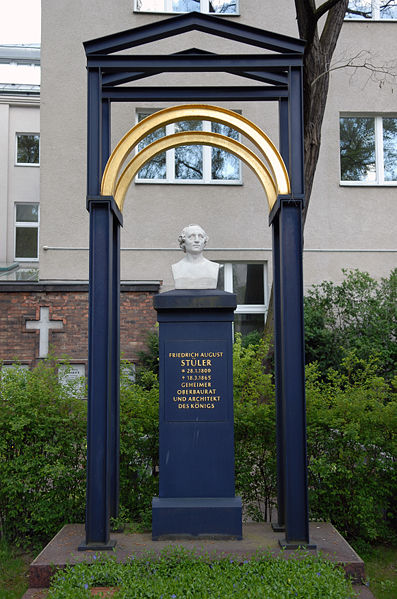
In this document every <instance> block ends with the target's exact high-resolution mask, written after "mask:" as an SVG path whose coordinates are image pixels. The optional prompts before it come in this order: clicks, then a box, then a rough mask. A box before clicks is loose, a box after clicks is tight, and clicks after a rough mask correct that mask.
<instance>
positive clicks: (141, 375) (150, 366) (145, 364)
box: [137, 329, 159, 388]
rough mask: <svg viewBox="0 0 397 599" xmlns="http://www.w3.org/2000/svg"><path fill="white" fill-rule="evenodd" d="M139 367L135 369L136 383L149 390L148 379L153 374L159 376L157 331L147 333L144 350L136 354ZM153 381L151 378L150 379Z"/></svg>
mask: <svg viewBox="0 0 397 599" xmlns="http://www.w3.org/2000/svg"><path fill="white" fill-rule="evenodd" d="M138 358H139V364H140V365H139V367H138V369H137V383H138V384H139V385H142V386H144V387H145V388H150V386H151V385H150V377H149V379H148V374H149V373H153V374H155V375H156V377H157V376H158V374H159V334H158V330H157V329H156V330H154V331H149V333H148V334H147V337H146V349H145V350H142V351H140V352H138ZM151 379H152V380H153V377H151Z"/></svg>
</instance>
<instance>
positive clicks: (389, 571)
mask: <svg viewBox="0 0 397 599" xmlns="http://www.w3.org/2000/svg"><path fill="white" fill-rule="evenodd" d="M353 546H354V545H353ZM354 549H355V550H356V551H357V552H358V553H359V555H360V557H361V558H362V559H363V560H364V562H365V573H366V575H367V579H368V582H369V588H370V590H371V591H372V592H373V593H374V595H375V597H376V599H395V598H396V597H397V547H385V546H384V545H382V546H375V547H374V546H373V545H371V546H368V545H367V546H366V547H363V546H362V545H361V546H358V547H356V546H354Z"/></svg>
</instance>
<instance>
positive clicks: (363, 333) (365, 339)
mask: <svg viewBox="0 0 397 599" xmlns="http://www.w3.org/2000/svg"><path fill="white" fill-rule="evenodd" d="M343 272H344V275H345V278H344V280H343V281H342V283H340V284H339V285H338V284H336V283H333V282H331V281H323V282H322V283H321V284H320V285H315V286H314V287H313V288H312V289H311V290H310V291H309V292H308V293H307V295H306V297H305V352H306V363H307V364H309V363H312V362H318V364H319V367H320V370H321V373H322V374H323V375H324V374H325V373H326V371H327V370H328V368H334V369H336V370H337V369H338V368H339V365H340V364H341V362H342V360H343V357H344V355H345V354H346V353H348V352H349V351H351V350H354V351H355V352H356V354H357V356H358V357H359V358H362V359H363V360H366V361H368V360H369V358H370V356H374V355H377V356H378V357H379V361H378V373H379V374H382V375H383V376H385V377H386V378H387V379H392V378H393V376H395V375H396V364H397V344H396V339H397V269H395V270H393V271H392V272H391V274H390V276H389V277H388V278H386V279H381V280H380V281H376V280H375V279H372V278H371V277H370V276H369V275H368V273H365V272H360V271H359V270H353V271H345V270H344V271H343Z"/></svg>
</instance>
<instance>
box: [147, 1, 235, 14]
mask: <svg viewBox="0 0 397 599" xmlns="http://www.w3.org/2000/svg"><path fill="white" fill-rule="evenodd" d="M238 4H239V1H238V0H228V1H226V0H135V10H136V11H137V12H175V13H180V12H191V11H194V10H196V11H198V12H205V13H210V14H212V13H214V14H215V13H216V14H222V15H236V14H238V8H239V6H238Z"/></svg>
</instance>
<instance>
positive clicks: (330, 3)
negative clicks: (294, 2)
mask: <svg viewBox="0 0 397 599" xmlns="http://www.w3.org/2000/svg"><path fill="white" fill-rule="evenodd" d="M340 1H341V0H327V1H326V2H324V4H321V5H320V6H319V7H318V8H317V9H316V10H315V13H314V17H315V19H316V21H319V20H320V19H321V17H322V16H323V15H325V13H326V12H328V11H329V10H331V8H333V7H334V6H335V4H338V3H339V2H340Z"/></svg>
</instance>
